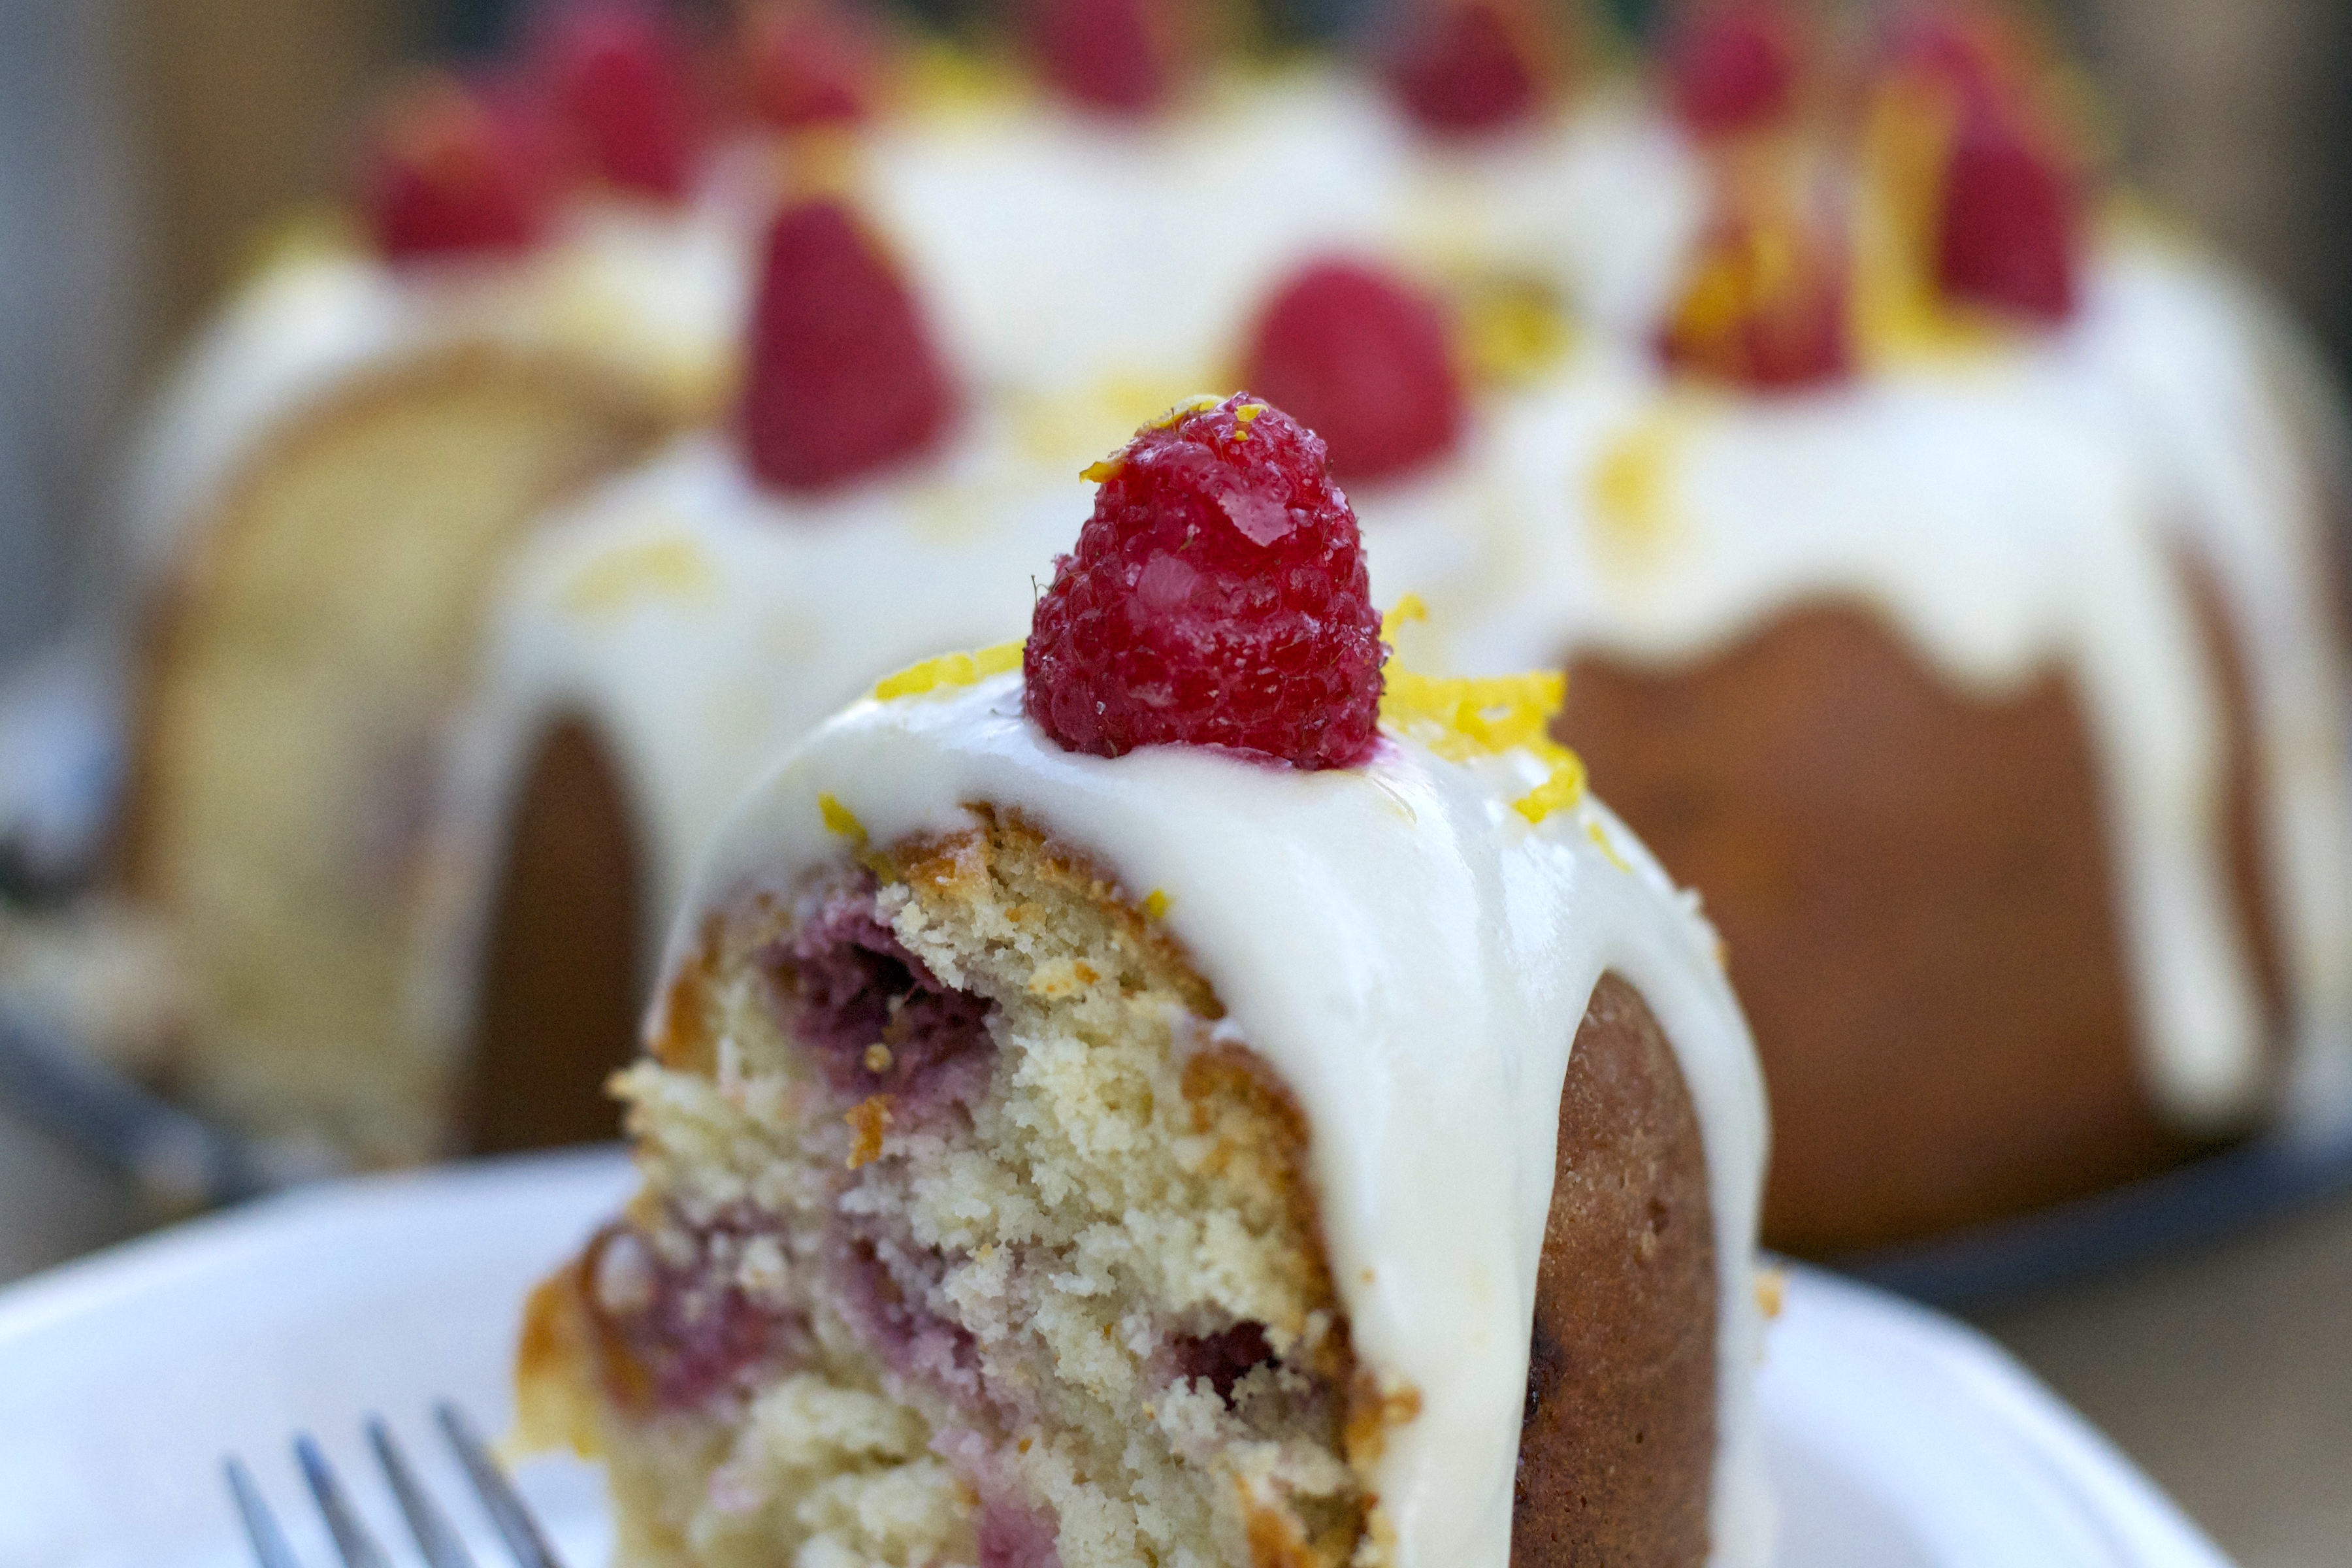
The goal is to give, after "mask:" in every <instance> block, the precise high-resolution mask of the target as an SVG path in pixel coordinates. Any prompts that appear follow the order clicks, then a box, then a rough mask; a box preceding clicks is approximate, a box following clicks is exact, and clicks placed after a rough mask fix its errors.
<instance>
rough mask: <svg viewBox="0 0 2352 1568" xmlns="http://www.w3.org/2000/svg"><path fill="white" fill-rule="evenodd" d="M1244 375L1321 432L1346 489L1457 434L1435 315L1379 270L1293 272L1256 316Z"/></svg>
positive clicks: (1408, 465) (1333, 267)
mask: <svg viewBox="0 0 2352 1568" xmlns="http://www.w3.org/2000/svg"><path fill="white" fill-rule="evenodd" d="M1246 374H1247V376H1248V380H1249V384H1251V385H1252V386H1254V387H1256V388H1257V389H1258V390H1259V391H1260V393H1261V394H1262V395H1264V396H1265V398H1266V399H1267V400H1268V401H1269V402H1271V403H1273V404H1274V405H1276V406H1277V407H1279V408H1281V409H1283V410H1285V411H1286V412H1287V413H1289V414H1291V415H1292V416H1295V417H1296V418H1297V420H1298V421H1299V423H1301V424H1303V425H1305V426H1307V427H1308V428H1309V429H1312V430H1313V431H1314V432H1315V433H1316V434H1317V435H1318V436H1320V437H1323V440H1324V443H1325V444H1326V446H1328V447H1329V449H1330V454H1331V468H1332V471H1333V472H1334V473H1336V474H1337V475H1339V478H1341V479H1345V480H1347V481H1349V483H1351V484H1352V483H1354V482H1355V481H1357V480H1359V479H1388V478H1391V477H1392V476H1395V475H1397V474H1402V473H1404V472H1406V471H1407V470H1409V469H1412V468H1417V467H1419V466H1420V465H1421V464H1423V463H1425V462H1428V461H1429V460H1430V459H1432V458H1437V457H1440V456H1442V455H1444V453H1446V452H1448V451H1450V450H1452V448H1453V447H1454V442H1455V441H1456V440H1457V439H1459V437H1460V436H1461V433H1462V383H1461V379H1460V377H1459V376H1458V375H1457V374H1455V372H1454V361H1453V352H1452V345H1451V343H1450V342H1448V340H1447V335H1446V330H1445V317H1444V312H1443V311H1442V310H1440V309H1439V306H1438V303H1437V301H1436V300H1433V299H1432V298H1430V297H1429V296H1428V295H1426V294H1424V293H1423V292H1422V291H1421V290H1420V289H1416V288H1414V287H1413V286H1412V284H1411V283H1409V282H1407V281H1406V280H1405V279H1402V278H1398V277H1395V276H1393V275H1391V274H1390V273H1389V272H1387V271H1384V270H1382V269H1381V268H1375V267H1370V266H1366V265H1363V264H1361V263H1358V262H1352V261H1342V260H1329V261H1320V262H1316V263H1312V264H1310V265H1308V266H1307V267H1306V268H1302V269H1301V270H1300V271H1298V272H1297V274H1295V275H1294V276H1293V277H1292V278H1291V279H1289V281H1287V282H1286V283H1285V284H1283V286H1282V287H1281V288H1280V289H1277V290H1276V292H1275V294H1274V297H1273V298H1272V299H1271V300H1268V301H1267V303H1266V306H1265V310H1264V311H1263V312H1262V313H1261V314H1260V315H1259V317H1258V319H1257V323H1256V326H1255V328H1254V329H1253V331H1252V332H1251V337H1250V349H1249V359H1248V369H1247V372H1246Z"/></svg>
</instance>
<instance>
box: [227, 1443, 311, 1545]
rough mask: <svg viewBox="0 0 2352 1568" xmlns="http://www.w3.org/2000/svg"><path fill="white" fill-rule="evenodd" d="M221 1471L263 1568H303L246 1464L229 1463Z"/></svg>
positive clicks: (234, 1460) (247, 1537)
mask: <svg viewBox="0 0 2352 1568" xmlns="http://www.w3.org/2000/svg"><path fill="white" fill-rule="evenodd" d="M221 1468H222V1469H223V1470H224V1471H225V1472H226V1473H227V1476H228V1490H229V1495H230V1496H231V1497H233V1498H235V1499H236V1512H237V1517H238V1518H239V1519H241V1520H243V1521H245V1538H246V1539H247V1541H249V1542H252V1543H253V1560H254V1562H255V1563H257V1564H259V1568H302V1564H301V1561H300V1560H299V1558H297V1557H296V1556H295V1555H294V1549H293V1548H292V1547H290V1546H289V1545H287V1544H286V1532H285V1531H282V1530H280V1529H278V1516H277V1515H276V1514H274V1513H272V1512H270V1511H269V1505H268V1503H266V1502H264V1501H262V1500H261V1489H259V1488H258V1487H256V1486H255V1485H254V1484H253V1475H252V1472H250V1471H249V1470H247V1468H245V1461H244V1460H243V1459H238V1458H229V1459H225V1460H223V1461H222V1462H221Z"/></svg>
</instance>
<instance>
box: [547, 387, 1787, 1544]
mask: <svg viewBox="0 0 2352 1568" xmlns="http://www.w3.org/2000/svg"><path fill="white" fill-rule="evenodd" d="M1322 456H1323V454H1322V450H1321V444H1320V443H1319V442H1318V441H1317V440H1316V439H1315V438H1314V437H1311V436H1309V435H1307V434H1306V433H1305V432H1303V431H1302V430H1300V429H1299V428H1298V427H1297V426H1296V425H1294V424H1292V423H1291V422H1290V421H1289V420H1288V419H1287V418H1286V416H1283V415H1281V414H1280V413H1278V412H1276V411H1275V410H1273V409H1270V408H1268V407H1266V406H1265V405H1263V404H1259V403H1256V402H1255V401H1253V400H1250V399H1247V398H1245V397H1235V398H1233V399H1229V400H1227V401H1225V402H1224V403H1223V404H1216V403H1212V402H1209V401H1207V400H1203V401H1202V403H1200V404H1198V405H1192V406H1189V407H1187V408H1185V409H1181V410H1179V411H1178V412H1176V413H1174V414H1171V416H1168V418H1167V419H1166V420H1164V421H1162V422H1160V423H1158V424H1155V425H1154V426H1150V427H1147V428H1146V429H1145V430H1143V431H1141V432H1139V434H1138V436H1137V437H1136V438H1135V439H1134V440H1133V441H1132V442H1131V443H1130V444H1129V446H1128V447H1126V448H1124V449H1123V450H1122V451H1121V452H1120V453H1119V454H1118V456H1117V457H1115V458H1113V459H1111V460H1110V461H1109V462H1108V463H1107V464H1105V465H1104V466H1103V468H1104V472H1103V477H1102V483H1101V487H1100V489H1099V490H1098V491H1097V500H1096V504H1095V510H1094V514H1093V517H1092V520H1091V521H1088V522H1087V524H1086V527H1085V531H1084V532H1083V534H1082V535H1081V538H1080V540H1079V542H1078V545H1077V549H1076V552H1075V553H1074V554H1073V555H1070V556H1066V557H1064V558H1063V559H1062V560H1061V561H1060V562H1059V563H1057V565H1056V567H1055V574H1054V581H1053V583H1052V584H1051V585H1050V587H1048V588H1047V589H1046V590H1045V592H1044V594H1043V595H1042V596H1041V598H1040V600H1039V604H1038V607H1037V611H1036V614H1035V617H1034V626H1033V630H1032V634H1031V637H1030V638H1029V640H1028V643H1027V646H1026V649H1025V652H1024V651H1021V650H1018V649H1010V648H1008V649H1006V650H1004V652H1003V654H1001V655H998V654H983V655H980V656H976V657H975V658H973V659H971V660H967V661H942V662H939V663H935V664H933V665H931V666H929V667H926V668H923V669H920V670H918V671H913V672H909V673H908V675H907V676H905V677H903V678H900V679H896V680H893V681H889V682H886V683H885V684H884V686H883V687H882V688H881V691H880V694H877V696H875V697H873V698H869V699H868V700H865V701H862V702H860V703H858V704H856V705H855V706H854V707H852V708H850V709H849V710H847V711H845V713H843V714H842V715H841V716H840V717H838V718H836V719H835V720H834V721H832V722H831V723H829V724H827V725H825V726H824V727H823V728H822V729H820V730H819V731H816V732H815V734H814V736H813V737H812V738H811V739H809V740H808V741H807V742H806V743H805V744H803V746H801V747H800V748H798V749H797V750H795V751H793V752H792V753H791V754H790V755H789V756H788V757H787V758H786V759H785V760H784V761H783V762H782V765H781V766H780V767H779V768H777V769H776V770H775V771H774V772H772V773H770V774H769V775H768V776H767V777H766V778H765V779H764V780H762V781H761V783H760V784H758V786H757V787H756V788H755V789H753V791H752V792H751V795H750V796H749V797H748V798H747V799H746V800H745V801H743V802H742V803H741V804H740V805H739V807H738V809H737V810H736V811H735V813H734V814H733V816H731V818H730V826H728V827H727V828H726V829H725V830H724V831H723V833H722V834H721V836H720V837H719V841H718V843H717V845H716V846H715V847H713V848H712V850H711V851H710V853H709V855H708V856H707V857H706V858H705V859H704V861H703V863H702V865H701V867H700V868H699V869H698V874H697V878H696V881H695V886H694V888H693V889H692V891H691V892H690V893H689V894H688V899H687V901H686V904H685V906H684V910H683V912H682V914H681V916H680V919H679V922H678V924H677V930H676V934H675V936H674V938H673V943H672V948H671V952H670V956H669V960H668V963H667V976H666V979H665V982H664V985H663V989H662V993H661V1001H660V1003H659V1005H658V1007H657V1009H656V1014H655V1016H654V1018H653V1020H652V1022H651V1025H650V1027H649V1038H648V1044H649V1051H650V1054H649V1056H648V1058H647V1059H646V1060H645V1061H644V1062H642V1063H641V1064H639V1065H638V1066H636V1067H635V1068H631V1069H630V1070H629V1071H628V1072H627V1073H626V1074H625V1076H624V1077H623V1079H621V1089H622V1092H623V1094H624V1095H625V1098H626V1100H628V1102H629V1104H630V1123H631V1128H632V1131H633V1135H634V1137H635V1147H636V1156H637V1162H638V1166H639V1169H640V1171H641V1173H642V1174H643V1176H644V1181H645V1185H644V1188H643V1190H642V1191H641V1193H640V1194H639V1195H638V1196H637V1197H636V1198H635V1200H634V1201H633V1202H632V1203H631V1204H630V1205H629V1206H628V1208H627V1210H626V1212H625V1214H624V1215H622V1216H621V1217H620V1218H618V1219H617V1220H615V1221H614V1223H613V1224H612V1225H611V1226H608V1227H606V1228H605V1229H604V1230H603V1231H601V1232H599V1233H598V1234H597V1235H596V1237H594V1238H593V1240H592V1241H591V1242H590V1243H589V1244H588V1246H587V1247H586V1248H585V1250H584V1251H583V1253H582V1254H581V1255H580V1257H579V1258H578V1259H577V1260H576V1261H575V1262H574V1263H572V1265H570V1266H569V1267H567V1268H564V1269H562V1271H560V1272H559V1273H558V1274H556V1275H555V1276H554V1277H552V1278H551V1279H549V1280H547V1281H546V1282H545V1283H544V1284H543V1285H542V1286H541V1287H540V1288H539V1289H538V1290H537V1291H536V1293H535V1294H534V1295H533V1297H532V1299H531V1300H530V1306H529V1310H528V1312H527V1321H526V1324H525V1328H524V1331H523V1337H522V1341H521V1347H520V1361H519V1376H520V1414H521V1420H522V1426H523V1436H524V1437H525V1438H526V1440H529V1441H534V1442H538V1443H542V1444H568V1445H571V1446H573V1447H579V1448H581V1449H583V1451H586V1452H588V1453H591V1454H593V1455H596V1456H598V1457H600V1458H602V1460H603V1461H604V1465H605V1467H606V1469H607V1473H608V1475H609V1478H610V1481H611V1497H612V1500H613V1507H614V1511H615V1514H616V1516H617V1523H618V1527H619V1545H618V1552H619V1560H620V1561H621V1562H623V1563H630V1564H654V1563H708V1564H727V1563H745V1564H748V1563H772V1562H779V1561H784V1560H791V1561H794V1562H802V1563H834V1562H838V1563H851V1562H856V1563H887V1564H903V1565H906V1568H914V1565H916V1564H931V1563H987V1564H996V1565H1001V1568H1044V1565H1047V1564H1059V1565H1061V1568H1101V1565H1108V1564H1120V1565H1126V1564H1141V1563H1197V1564H1202V1565H1203V1568H1206V1565H1208V1564H1213V1563H1251V1564H1255V1565H1258V1568H1275V1565H1277V1564H1292V1565H1301V1568H1303V1565H1307V1564H1322V1565H1328V1568H1339V1565H1341V1564H1358V1565H1369V1564H1376V1563H1378V1564H1395V1565H1398V1568H1412V1565H1423V1568H1428V1565H1434V1564H1449V1565H1454V1564H1494V1565H1497V1568H1499V1565H1500V1564H1503V1563H1523V1564H1533V1563H1562V1562H1571V1561H1572V1562H1586V1561H1591V1562H1610V1563H1625V1564H1669V1563H1671V1564H1685V1565H1696V1564H1699V1563H1721V1564H1746V1563H1759V1562H1760V1561H1762V1558H1763V1554H1764V1550H1765V1547H1766V1545H1767V1541H1768V1535H1769V1519H1768V1510H1767V1508H1766V1505H1765V1501H1764V1498H1763V1493H1762V1484H1761V1471H1760V1466H1759V1458H1760V1456H1759V1451H1758V1449H1757V1447H1756V1427H1755V1425H1754V1421H1753V1417H1752V1414H1751V1410H1750V1393H1749V1385H1750V1382H1751V1379H1752V1374H1753V1369H1754V1366H1755V1363H1756V1359H1757V1355H1758V1352H1759V1321H1760V1315H1759V1296H1758V1293H1757V1291H1756V1288H1755V1286H1756V1281H1755V1276H1754V1265H1753V1251H1752V1244H1753V1237H1752V1231H1751V1226H1752V1223H1753V1219H1754V1215H1755V1205H1756V1201H1757V1189H1758V1184H1759V1178H1760V1168H1761V1163H1762V1141H1763V1137H1764V1118H1763V1110H1762V1102H1761V1098H1760V1090H1759V1079H1758V1077H1757V1074H1756V1070H1755V1065H1754V1061H1753V1058H1752V1057H1751V1055H1750V1052H1749V1049H1748V1041H1747V1037H1746V1032H1745V1029H1744V1026H1742V1024H1741V1021H1740V1016H1739V1013H1738V1007H1737V1005H1736V1004H1735V1003H1734V1001H1733V999H1732V996H1731V994H1730V992H1729V989H1728V987H1727V984H1725V981H1724V978H1723V975H1722V973H1721V970H1720V967H1719V965H1718V963H1717V953H1716V946H1715V941H1714V937H1713V934H1712V932H1711V931H1709V929H1708V928H1707V926H1706V923H1705V922H1704V921H1702V920H1701V919H1699V917H1698V916H1697V914H1696V910H1695V908H1694V906H1693V904H1692V903H1691V902H1690V900H1688V899H1687V898H1686V897H1685V895H1683V894H1680V893H1678V892H1677V891H1675V889H1674V888H1673V886H1672V884H1670V883H1669V882H1668V881H1667V880H1666V879H1665V878H1664V875H1663V874H1662V873H1661V872H1660V871H1659V870H1658V868H1656V866H1655V865H1654V862H1652V861H1651V859H1650V858H1649V857H1648V856H1647V854H1646V853H1645V852H1644V851H1643V849H1642V848H1641V847H1640V846H1639V845H1638V844H1637V843H1636V842H1635V841H1634V840H1633V838H1632V837H1631V836H1630V835H1629V834H1627V833H1626V832H1625V830H1624V829H1623V828H1622V826H1620V825H1619V824H1618V823H1617V821H1616V819H1615V818H1613V817H1612V816H1610V815H1609V814H1608V813H1607V812H1606V811H1605V810H1603V809H1602V808H1601V806H1599V805H1597V804H1596V803H1595V802H1594V801H1593V800H1592V799H1591V797H1590V796H1589V795H1586V794H1584V793H1583V792H1582V789H1581V787H1580V774H1579V773H1578V772H1577V770H1576V767H1575V764H1574V759H1573V758H1572V757H1570V755H1569V754H1568V753H1566V752H1563V751H1562V750H1561V749H1560V748H1559V747H1558V746H1557V745H1554V744H1552V743H1550V742H1548V741H1547V740H1546V739H1545V737H1544V734H1543V721H1544V714H1545V712H1546V710H1547V708H1548V706H1549V701H1551V700H1556V699H1557V695H1558V680H1557V678H1556V677H1551V678H1546V677H1528V678H1523V679H1517V680H1510V679H1505V680H1490V681H1463V680H1453V681H1447V680H1439V679H1431V678H1427V677H1418V676H1413V675H1411V674H1410V673H1408V672H1402V671H1397V670H1394V669H1391V671H1390V672H1389V674H1388V677H1387V680H1386V685H1385V690H1384V689H1383V678H1382V671H1381V660H1382V655H1383V652H1384V650H1383V648H1382V647H1381V641H1380V628H1379V626H1378V623H1377V621H1376V620H1375V618H1374V617H1373V615H1372V612H1371V610H1370V597H1369V594H1368V591H1367V587H1366V577H1365V572H1364V567H1363V562H1362V557H1361V553H1360V547H1359V544H1358V541H1357V538H1356V529H1355V525H1354V522H1353V521H1352V519H1351V518H1350V516H1349V512H1348V509H1347V504H1346V501H1345V500H1344V498H1342V497H1341V496H1340V495H1339V493H1338V492H1337V490H1336V489H1333V488H1332V487H1331V486H1330V484H1329V482H1328V479H1326V477H1325V475H1324V473H1323V469H1322ZM1180 551H1181V552H1182V553H1181V554H1180V553H1179V552H1180ZM1180 573H1181V575H1182V578H1183V581H1182V582H1181V584H1177V583H1175V582H1174V581H1173V579H1174V578H1175V577H1176V576H1177V575H1178V574H1180ZM1000 660H1006V661H1012V660H1017V661H1018V663H1019V664H1020V667H1021V668H1006V669H1002V670H1000V671H998V672H997V673H983V672H984V671H986V670H988V669H990V668H993V667H994V666H995V665H996V664H997V663H998V662H1000ZM1145 668H1154V669H1157V670H1158V671H1159V673H1160V680H1159V682H1158V683H1157V684H1154V683H1143V684H1139V683H1138V682H1137V680H1136V679H1135V677H1136V675H1137V674H1138V673H1139V671H1141V670H1143V669H1145Z"/></svg>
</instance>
